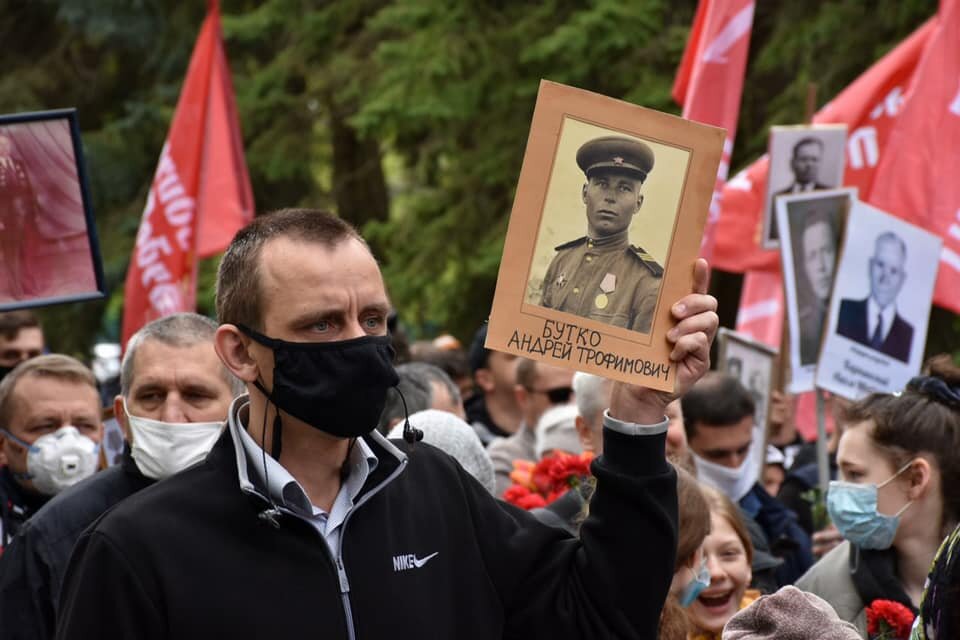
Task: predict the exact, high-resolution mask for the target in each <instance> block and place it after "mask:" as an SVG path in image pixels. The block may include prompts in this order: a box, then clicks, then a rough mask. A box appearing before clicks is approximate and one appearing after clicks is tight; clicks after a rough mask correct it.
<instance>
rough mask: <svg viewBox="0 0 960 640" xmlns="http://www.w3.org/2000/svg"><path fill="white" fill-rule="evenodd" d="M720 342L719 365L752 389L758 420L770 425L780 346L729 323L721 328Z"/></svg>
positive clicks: (756, 418) (718, 340)
mask: <svg viewBox="0 0 960 640" xmlns="http://www.w3.org/2000/svg"><path fill="white" fill-rule="evenodd" d="M717 343H718V346H717V349H718V354H719V357H718V360H719V362H718V363H717V369H718V370H720V371H723V372H725V373H728V374H730V375H732V376H733V377H735V378H737V379H738V380H739V381H740V384H742V385H743V386H744V387H745V388H746V389H747V391H749V392H750V395H751V396H752V397H753V402H754V405H755V406H756V410H755V412H754V414H753V415H754V421H755V422H756V424H757V425H758V426H761V427H764V429H766V427H767V420H768V416H769V415H770V392H771V390H772V389H773V380H774V378H775V377H776V373H777V370H776V362H777V350H776V349H772V348H770V347H768V346H767V345H765V344H762V343H760V342H757V341H756V340H752V339H751V338H750V337H749V336H747V335H744V334H742V333H737V332H736V331H731V330H730V329H727V328H725V327H721V328H720V331H719V333H718V334H717Z"/></svg>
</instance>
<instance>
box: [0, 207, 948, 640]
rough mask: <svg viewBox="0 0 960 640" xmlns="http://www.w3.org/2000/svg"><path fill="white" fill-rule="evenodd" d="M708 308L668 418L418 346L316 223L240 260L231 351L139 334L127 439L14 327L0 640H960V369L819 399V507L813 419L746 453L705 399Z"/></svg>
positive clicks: (600, 381) (690, 330)
mask: <svg viewBox="0 0 960 640" xmlns="http://www.w3.org/2000/svg"><path fill="white" fill-rule="evenodd" d="M706 282H707V266H706V264H705V263H703V262H702V261H699V262H698V264H697V267H696V270H695V278H694V286H693V288H692V290H691V291H690V293H689V294H688V295H687V296H685V297H684V298H683V299H682V300H680V301H673V302H678V303H680V304H676V305H674V307H673V315H674V320H675V321H676V323H677V327H678V329H679V330H678V332H677V334H676V335H675V336H673V337H672V339H673V341H674V342H675V349H674V352H673V354H672V359H673V360H674V362H675V364H676V365H677V371H678V380H677V389H676V393H675V394H664V393H661V392H656V391H653V390H650V389H645V388H643V387H640V386H634V385H628V384H625V383H621V382H614V381H610V380H607V379H604V378H601V377H598V376H595V375H590V374H586V373H582V372H573V371H571V370H568V369H562V368H557V367H553V366H550V365H547V364H544V363H542V362H538V361H534V360H528V359H524V358H519V357H516V356H512V355H509V354H505V353H500V352H496V351H490V350H488V349H486V348H485V347H484V342H485V337H486V330H485V327H481V328H480V329H479V331H478V332H477V333H476V335H475V336H474V337H473V339H472V341H470V342H467V343H465V345H464V343H461V342H460V341H459V340H457V339H456V338H454V337H452V336H450V335H442V336H440V337H438V338H435V339H432V340H421V341H416V342H413V343H412V344H411V343H409V342H408V341H407V339H406V337H405V334H404V332H403V330H402V328H401V327H399V326H398V324H397V321H396V315H395V314H394V312H393V309H392V307H391V305H390V301H389V298H388V295H387V291H386V289H385V287H384V283H383V279H382V277H381V275H380V271H379V267H378V266H377V263H376V260H375V259H374V257H373V256H372V255H371V253H370V250H369V248H368V247H367V245H366V243H365V241H364V240H363V238H362V237H360V235H358V233H357V232H356V231H355V230H354V229H352V228H351V227H350V226H349V225H347V224H346V223H344V222H343V221H341V220H339V219H338V218H336V217H333V216H330V215H327V214H323V213H321V212H317V211H313V210H285V211H280V212H276V213H273V214H269V215H265V216H260V217H258V218H257V219H256V220H255V221H254V222H253V223H251V224H250V225H249V226H248V227H247V228H245V229H244V230H242V231H241V232H240V233H239V234H238V235H237V237H236V238H235V239H234V241H233V243H232V244H231V245H230V248H229V249H228V250H227V252H226V254H225V256H224V257H223V259H222V261H221V265H220V270H219V273H218V277H217V301H216V302H217V321H216V322H214V321H213V320H210V319H209V318H205V317H203V316H200V315H197V314H190V313H182V314H175V315H171V316H167V317H164V318H160V319H158V320H154V321H153V322H151V323H149V324H147V325H146V326H145V327H143V328H142V329H141V330H140V331H139V332H137V333H136V334H135V335H134V336H133V337H132V338H131V339H130V340H129V342H128V344H127V345H125V349H124V352H123V357H122V361H121V363H120V366H119V369H118V370H119V375H118V377H119V389H120V392H119V394H118V395H117V396H116V397H115V398H114V399H112V405H111V406H109V407H103V406H102V405H103V404H104V403H103V402H102V399H101V398H102V390H103V388H104V383H103V381H101V380H99V379H98V378H97V377H96V376H94V374H93V372H92V371H91V370H90V369H89V368H88V367H87V366H86V365H85V364H84V363H81V362H80V361H78V360H76V359H74V358H72V357H70V356H67V355H63V354H56V353H50V352H49V349H48V348H47V346H46V343H45V339H44V328H42V327H41V326H40V323H39V322H38V320H37V318H36V316H35V315H34V314H33V313H31V312H29V311H13V312H7V313H3V314H0V377H2V379H0V463H2V468H0V551H2V555H0V640H4V639H13V638H23V639H27V638H31V639H32V638H94V637H96V638H101V637H102V638H210V637H237V638H242V637H271V638H286V637H291V638H292V637H302V636H304V635H306V634H308V633H309V634H315V635H317V634H318V635H322V636H324V637H328V636H329V637H337V638H340V637H342V638H351V639H352V638H359V639H367V638H372V639H375V638H408V637H430V638H455V637H456V638H508V637H519V636H521V635H522V636H524V637H528V638H551V639H558V638H651V639H652V638H662V639H664V640H701V639H705V640H710V639H714V638H716V639H721V638H722V639H736V640H740V639H761V638H786V639H797V640H801V639H806V638H818V639H819V638H827V639H834V638H835V639H838V640H846V639H851V640H854V639H856V638H867V639H869V638H876V637H889V638H893V637H903V638H906V637H908V636H909V635H910V634H911V633H912V634H913V635H912V637H915V638H922V639H928V638H929V639H934V638H938V639H941V640H942V639H943V638H953V637H958V636H957V634H960V619H958V618H960V586H958V585H960V570H958V568H957V562H956V561H955V558H956V554H955V553H954V551H955V547H956V544H957V540H958V539H960V529H958V523H960V368H958V367H956V366H955V365H954V363H953V362H952V361H951V360H950V358H949V357H942V358H935V359H933V360H931V361H930V362H929V363H928V365H927V367H926V370H925V371H924V372H923V375H921V376H918V377H917V378H914V379H913V380H912V381H911V382H910V384H909V385H908V386H907V388H905V389H903V390H901V391H898V392H896V393H882V394H871V395H868V396H866V397H865V398H863V399H861V400H859V401H857V402H851V401H847V400H844V399H842V398H839V397H831V398H828V403H827V404H828V406H829V409H830V410H831V411H832V412H833V414H834V416H835V424H836V427H835V429H834V430H833V433H832V434H831V437H830V441H829V443H828V449H829V455H830V465H831V469H830V471H831V478H832V479H833V481H832V482H831V484H830V488H829V491H828V492H827V493H826V496H823V495H820V494H819V493H818V491H817V467H816V461H815V457H814V455H813V450H814V445H813V444H812V443H809V442H804V441H803V439H802V438H800V436H799V435H798V433H799V432H800V431H801V430H798V428H797V424H796V419H797V418H796V416H795V412H794V411H793V410H792V408H793V405H794V402H795V398H792V397H791V396H789V395H788V394H785V393H783V392H780V391H774V392H773V397H772V398H771V400H772V406H771V410H770V412H769V419H768V422H769V424H767V425H764V424H756V421H755V416H756V404H755V403H756V402H757V398H756V395H755V392H754V391H752V390H747V389H746V388H745V387H744V386H743V385H742V384H741V383H740V382H739V381H738V380H737V379H736V378H735V377H733V376H731V375H729V374H725V373H720V372H716V371H712V372H711V371H708V368H709V362H710V357H709V349H710V344H711V342H712V339H713V336H714V333H715V332H716V329H717V323H718V319H717V315H716V300H715V299H713V298H712V297H711V296H709V295H707V294H706ZM111 425H113V426H114V427H115V428H116V429H117V430H118V433H120V434H122V438H123V441H124V446H123V451H122V455H121V456H120V459H119V460H118V461H116V463H113V462H114V461H112V460H108V458H107V457H106V456H105V455H104V454H103V452H104V442H105V438H106V436H105V433H106V432H107V431H108V429H109V428H110V426H111ZM824 512H825V513H826V516H824ZM891 611H893V613H890V612H891ZM894 614H896V615H894ZM897 616H899V617H897ZM888 632H889V633H891V634H894V635H887V636H881V635H879V634H880V633H888Z"/></svg>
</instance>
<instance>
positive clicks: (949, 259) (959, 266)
mask: <svg viewBox="0 0 960 640" xmlns="http://www.w3.org/2000/svg"><path fill="white" fill-rule="evenodd" d="M940 261H941V262H943V263H944V264H946V265H947V266H948V267H950V268H952V269H953V270H954V271H960V256H958V255H957V254H956V252H955V251H953V250H952V249H949V248H947V247H944V248H943V250H942V251H941V252H940Z"/></svg>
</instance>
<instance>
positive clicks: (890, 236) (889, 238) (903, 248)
mask: <svg viewBox="0 0 960 640" xmlns="http://www.w3.org/2000/svg"><path fill="white" fill-rule="evenodd" d="M881 242H893V243H895V244H896V245H897V246H899V247H900V253H901V254H903V257H904V259H906V257H907V243H906V242H904V241H903V238H901V237H900V236H898V235H897V234H895V233H894V232H893V231H884V232H883V233H881V234H880V235H878V236H877V239H876V240H874V243H873V253H874V254H876V253H877V247H879V246H880V243H881Z"/></svg>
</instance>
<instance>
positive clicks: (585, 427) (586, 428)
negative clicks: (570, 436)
mask: <svg viewBox="0 0 960 640" xmlns="http://www.w3.org/2000/svg"><path fill="white" fill-rule="evenodd" d="M573 425H574V426H575V427H576V428H577V438H579V440H580V444H581V445H582V446H583V450H584V451H593V438H591V435H592V433H591V431H590V425H589V423H587V421H586V420H584V419H583V416H579V415H578V416H577V417H576V418H574V421H573Z"/></svg>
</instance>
